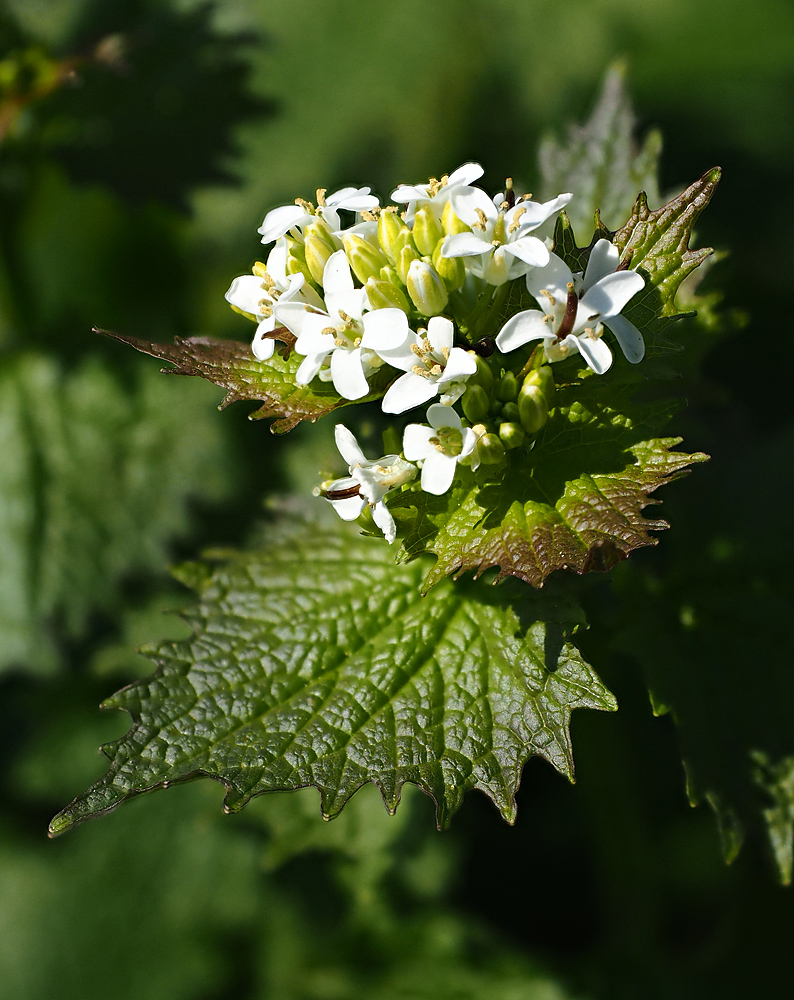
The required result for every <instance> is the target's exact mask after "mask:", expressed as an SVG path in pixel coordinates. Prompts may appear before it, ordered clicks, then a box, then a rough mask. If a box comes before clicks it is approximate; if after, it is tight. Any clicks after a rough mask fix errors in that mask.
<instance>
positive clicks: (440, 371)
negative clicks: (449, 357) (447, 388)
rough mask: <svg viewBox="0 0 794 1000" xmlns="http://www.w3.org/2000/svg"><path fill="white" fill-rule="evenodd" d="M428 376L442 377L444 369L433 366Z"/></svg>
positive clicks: (439, 366)
mask: <svg viewBox="0 0 794 1000" xmlns="http://www.w3.org/2000/svg"><path fill="white" fill-rule="evenodd" d="M430 374H431V375H436V376H438V375H443V374H444V369H443V368H442V367H441V365H433V367H432V368H431V369H430Z"/></svg>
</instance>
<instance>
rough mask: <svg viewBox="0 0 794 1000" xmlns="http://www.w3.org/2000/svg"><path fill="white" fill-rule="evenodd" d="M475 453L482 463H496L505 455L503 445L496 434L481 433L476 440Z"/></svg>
mask: <svg viewBox="0 0 794 1000" xmlns="http://www.w3.org/2000/svg"><path fill="white" fill-rule="evenodd" d="M477 455H478V456H479V459H480V461H481V462H482V463H483V465H498V464H499V463H500V462H501V461H502V460H503V459H504V457H505V446H504V445H503V444H502V442H501V441H500V440H499V437H498V435H496V434H483V435H482V437H481V438H480V439H479V440H478V441H477Z"/></svg>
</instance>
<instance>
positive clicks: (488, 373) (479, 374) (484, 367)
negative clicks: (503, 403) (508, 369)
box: [469, 354, 493, 393]
mask: <svg viewBox="0 0 794 1000" xmlns="http://www.w3.org/2000/svg"><path fill="white" fill-rule="evenodd" d="M472 382H476V383H477V385H481V386H482V387H483V389H485V391H486V393H490V391H491V389H492V388H493V370H492V369H491V366H490V365H489V364H488V362H487V361H486V360H485V358H481V357H480V356H479V354H478V355H477V371H476V372H475V373H474V374H473V375H472V376H471V378H470V379H469V385H471V384H472Z"/></svg>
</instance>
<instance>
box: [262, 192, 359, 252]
mask: <svg viewBox="0 0 794 1000" xmlns="http://www.w3.org/2000/svg"><path fill="white" fill-rule="evenodd" d="M369 192H370V188H368V187H362V188H354V187H346V188H340V189H339V191H334V193H333V194H329V195H327V196H326V194H325V190H324V188H318V190H317V208H315V207H314V205H312V204H310V203H309V202H308V201H304V200H303V199H302V198H299V199H298V200H297V201H296V202H295V204H294V205H281V206H279V208H274V209H273V210H272V211H270V212H268V213H267V215H266V216H265V221H264V222H263V223H262V225H261V226H260V227H259V229H258V230H257V232H259V233H261V234H262V242H263V243H271V242H272V241H273V240H277V239H279V238H280V237H281V236H284V234H285V233H288V232H289V231H290V229H295V228H298V229H300V228H301V227H302V226H307V225H308V224H309V223H310V222H314V220H315V219H316V218H317V217H318V216H319V218H321V219H323V220H324V221H325V222H326V223H327V225H328V227H329V229H331V231H332V232H336V231H337V230H338V229H339V228H340V226H341V222H340V220H339V210H340V209H342V208H344V209H346V210H347V211H348V212H371V211H372V210H373V209H374V208H377V207H378V199H377V198H376V197H375V195H373V194H370V193H369Z"/></svg>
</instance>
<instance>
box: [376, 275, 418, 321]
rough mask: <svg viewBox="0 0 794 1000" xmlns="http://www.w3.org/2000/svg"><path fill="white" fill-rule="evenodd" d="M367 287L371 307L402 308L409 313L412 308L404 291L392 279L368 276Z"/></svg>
mask: <svg viewBox="0 0 794 1000" xmlns="http://www.w3.org/2000/svg"><path fill="white" fill-rule="evenodd" d="M365 287H366V289H367V299H368V300H369V304H370V308H371V309H402V311H403V312H406V313H407V312H408V311H409V310H410V308H411V305H410V303H409V302H408V299H407V298H406V297H405V295H404V294H403V292H402V291H401V290H400V289H399V288H398V287H397V286H396V285H394V284H392V282H391V281H384V279H383V278H368V279H367V283H366V286H365Z"/></svg>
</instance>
